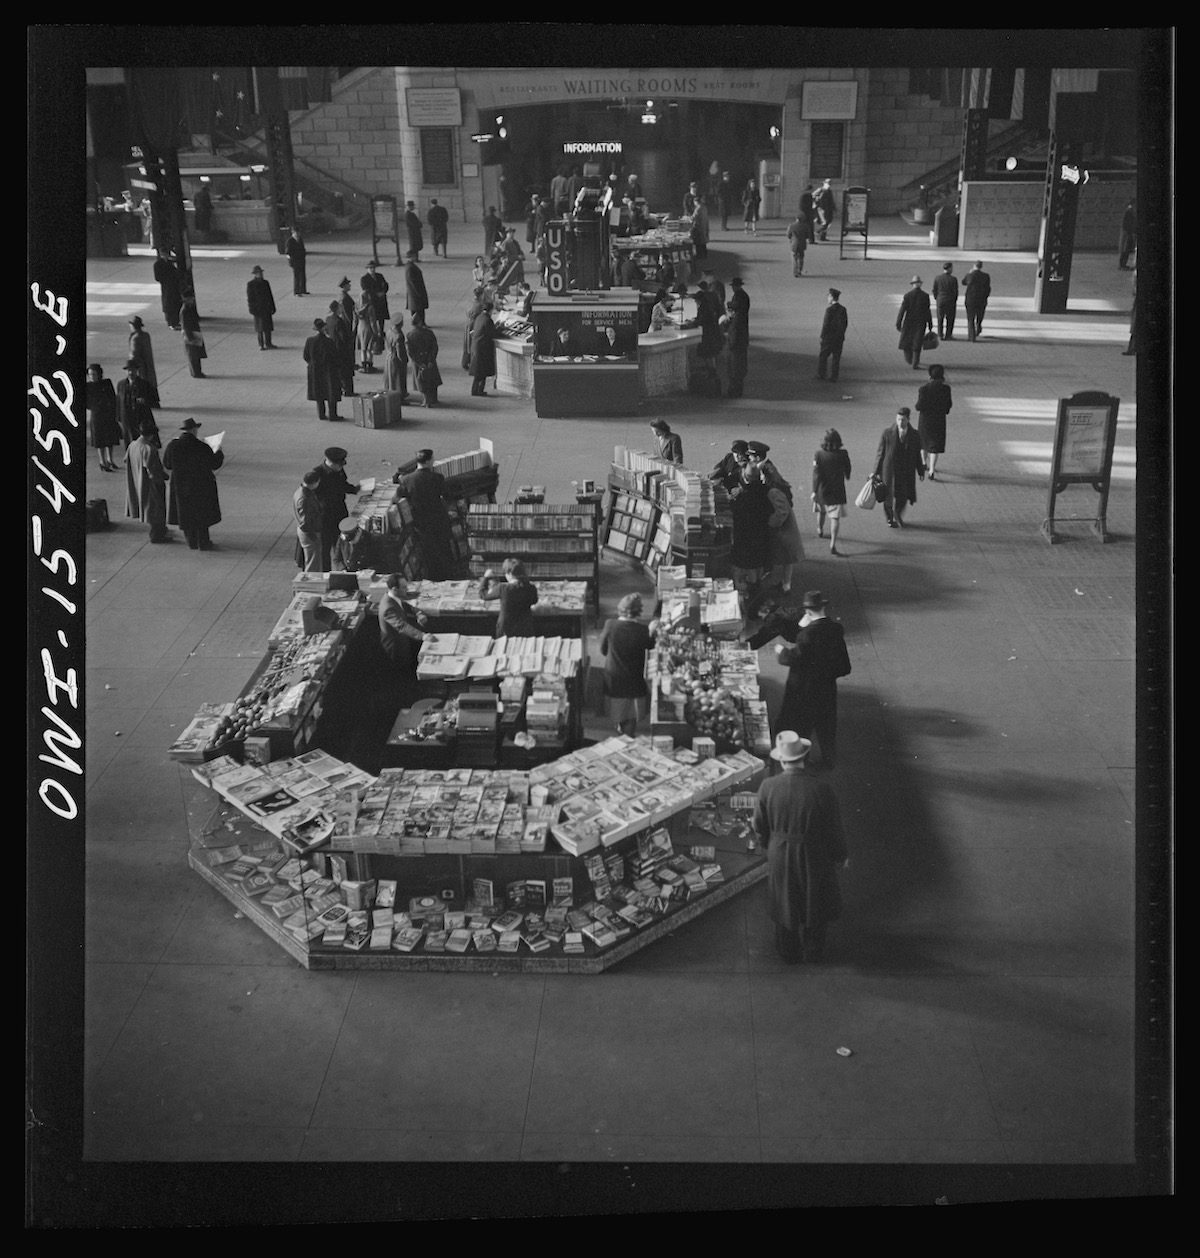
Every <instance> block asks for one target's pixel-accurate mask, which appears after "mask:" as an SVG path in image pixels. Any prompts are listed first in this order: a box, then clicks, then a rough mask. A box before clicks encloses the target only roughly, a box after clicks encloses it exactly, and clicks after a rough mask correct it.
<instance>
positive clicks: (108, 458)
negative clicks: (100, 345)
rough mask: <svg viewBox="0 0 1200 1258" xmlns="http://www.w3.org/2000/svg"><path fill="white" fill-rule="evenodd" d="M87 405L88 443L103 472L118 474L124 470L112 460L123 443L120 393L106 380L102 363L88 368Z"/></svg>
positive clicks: (85, 402) (85, 392)
mask: <svg viewBox="0 0 1200 1258" xmlns="http://www.w3.org/2000/svg"><path fill="white" fill-rule="evenodd" d="M84 404H85V406H86V408H87V435H88V444H89V445H91V446H92V448H93V449H94V450H95V451H96V457H97V458H98V459H99V460H100V469H101V471H104V472H119V471H120V470H121V469H120V468H119V467H118V466H117V462H116V459H114V458H113V450H114V449H115V448H116V445H117V442H119V441H120V440H121V425H120V423H119V422H118V420H117V391H116V389H114V388H113V382H112V381H111V380H108V379H106V378H105V375H104V368H103V367H101V366H100V364H99V363H91V364H89V365H88V369H87V383H86V384H85V385H84ZM139 432H140V430H139ZM126 444H127V445H129V444H132V443H131V442H129V443H126Z"/></svg>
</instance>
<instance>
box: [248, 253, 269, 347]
mask: <svg viewBox="0 0 1200 1258" xmlns="http://www.w3.org/2000/svg"><path fill="white" fill-rule="evenodd" d="M250 275H251V280H250V282H249V283H248V284H247V285H246V307H247V309H249V311H250V314H251V315H252V316H253V318H254V331H255V333H256V334H257V336H258V348H259V349H274V348H275V346H274V345H273V344H272V342H271V333H272V332H274V331H275V321H274V318H273V316H274V314H275V296H274V294H273V293H272V292H271V285H270V284H268V283H267V281H266V280H265V279H263V269H262V267H261V266H255V267H251V268H250Z"/></svg>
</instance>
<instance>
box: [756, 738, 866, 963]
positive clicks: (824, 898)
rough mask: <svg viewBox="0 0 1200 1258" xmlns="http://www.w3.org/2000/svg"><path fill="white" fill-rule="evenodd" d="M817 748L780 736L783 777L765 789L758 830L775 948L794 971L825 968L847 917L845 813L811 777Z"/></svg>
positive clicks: (775, 755) (777, 752)
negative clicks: (842, 877) (831, 928)
mask: <svg viewBox="0 0 1200 1258" xmlns="http://www.w3.org/2000/svg"><path fill="white" fill-rule="evenodd" d="M811 750H812V743H811V742H809V740H808V739H807V738H801V737H800V735H799V734H797V733H796V732H795V731H794V730H782V731H780V733H778V734H777V735H776V736H775V746H774V747H773V748H772V750H771V759H772V760H776V761H778V763H779V766H780V768H781V769H782V770H783V772H782V773H780V774H778V775H777V776H775V777H770V778H767V779H766V780H765V781H764V782H763V784H762V785H761V786H760V787H759V788H758V800H757V802H756V804H755V807H754V831H755V833H756V834H757V835H758V837H759V841H760V842H761V843H762V845H763V848H764V849H765V851H766V853H767V894H768V896H769V898H770V901H771V920H772V921H773V922H774V923H775V949H776V951H777V952H778V953H779V955H780V956H781V957H782V958H783V960H784V961H786V962H787V963H788V964H789V965H791V964H795V963H796V962H798V961H820V960H821V959H822V957H823V955H824V950H825V932H826V928H827V927H828V925H829V923H830V922H836V921H837V919H838V918H839V917H840V916H841V914H842V893H841V888H840V886H839V885H838V869H839V867H840V868H842V869H845V868H847V867H848V866H849V864H850V861H849V859H848V857H847V854H846V840H845V836H844V834H843V832H842V816H841V809H840V808H839V806H838V801H837V796H836V795H835V794H834V793H833V789H832V787H830V785H829V783H828V782H825V781H822V780H820V779H818V778H813V777H810V776H809V774H808V773H807V772H806V765H807V761H808V753H809V752H810V751H811Z"/></svg>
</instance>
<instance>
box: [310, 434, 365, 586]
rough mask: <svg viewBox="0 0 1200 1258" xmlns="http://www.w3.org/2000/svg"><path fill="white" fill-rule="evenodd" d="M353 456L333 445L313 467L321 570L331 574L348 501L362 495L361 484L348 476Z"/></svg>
mask: <svg viewBox="0 0 1200 1258" xmlns="http://www.w3.org/2000/svg"><path fill="white" fill-rule="evenodd" d="M348 458H349V455H348V454H347V453H346V451H345V450H343V449H342V447H341V446H330V447H329V448H328V449H327V450H326V451H325V457H324V459H323V460H322V461H321V462H320V463H318V464H317V466H316V467H314V468H313V472H314V474H315V475H316V477H317V484H316V486H315V492H316V495H317V498H318V500H319V501H320V503H321V566H320V568H319V569H317V571H319V572H331V571H332V567H331V558H332V555H333V548H334V547H335V546H336V545H337V540H338V537H339V536H340V530H339V529H338V525H339V524H340V523H341V522H342V521H343V520H344V519H345V518H346V498H347V497H348V496H349V495H350V494H356V493H358V485H357V484H353V483H351V481H350V480H349V478H348V477H347V476H346V460H347V459H348Z"/></svg>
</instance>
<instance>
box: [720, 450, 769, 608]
mask: <svg viewBox="0 0 1200 1258" xmlns="http://www.w3.org/2000/svg"><path fill="white" fill-rule="evenodd" d="M772 511H773V508H772V506H771V500H770V498H769V497H768V495H767V487H766V485H765V484H764V483H763V477H762V473H761V472H760V471H759V469H758V466H757V465H756V464H752V463H749V462H748V463H747V464H746V465H745V467H743V468H742V475H741V480H740V482H739V484H738V485H736V486H735V487H734V489H733V490H732V491H731V493H730V500H729V513H730V517H731V519H732V522H733V529H732V535H731V537H730V544H729V560H730V565H731V566H732V569H733V583H734V585H735V586H737V591H738V594H739V595H740V596H741V599H742V604H743V606H746V605H749V604H751V603H752V602H753V600H754V596H755V594H756V593H757V592H758V587H759V585H760V583H761V582H762V578H763V573H764V572H765V571H766V569H767V567H768V566H769V564H770V553H769V546H770V536H771V535H770V529H769V528H768V525H767V521H768V520H770V518H771V514H772Z"/></svg>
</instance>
